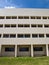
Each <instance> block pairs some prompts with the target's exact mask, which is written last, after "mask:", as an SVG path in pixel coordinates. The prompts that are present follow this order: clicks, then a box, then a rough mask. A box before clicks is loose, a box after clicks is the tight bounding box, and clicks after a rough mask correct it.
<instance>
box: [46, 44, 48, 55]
mask: <svg viewBox="0 0 49 65" xmlns="http://www.w3.org/2000/svg"><path fill="white" fill-rule="evenodd" d="M46 55H47V56H49V55H48V44H46Z"/></svg>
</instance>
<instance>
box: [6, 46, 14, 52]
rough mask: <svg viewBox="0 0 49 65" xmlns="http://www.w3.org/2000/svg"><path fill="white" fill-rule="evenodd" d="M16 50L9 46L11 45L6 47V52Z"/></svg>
mask: <svg viewBox="0 0 49 65" xmlns="http://www.w3.org/2000/svg"><path fill="white" fill-rule="evenodd" d="M14 50H15V49H14V48H9V47H6V48H5V51H6V52H12V51H14Z"/></svg>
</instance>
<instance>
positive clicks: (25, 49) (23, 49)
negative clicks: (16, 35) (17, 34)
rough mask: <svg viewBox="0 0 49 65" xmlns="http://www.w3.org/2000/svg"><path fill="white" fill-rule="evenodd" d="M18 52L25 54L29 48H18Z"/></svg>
mask: <svg viewBox="0 0 49 65" xmlns="http://www.w3.org/2000/svg"><path fill="white" fill-rule="evenodd" d="M19 51H22V52H26V51H29V48H28V47H20V48H19Z"/></svg>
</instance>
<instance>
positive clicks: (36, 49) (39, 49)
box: [33, 47, 43, 51]
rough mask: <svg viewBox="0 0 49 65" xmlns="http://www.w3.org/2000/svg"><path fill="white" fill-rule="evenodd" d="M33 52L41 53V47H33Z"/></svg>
mask: <svg viewBox="0 0 49 65" xmlns="http://www.w3.org/2000/svg"><path fill="white" fill-rule="evenodd" d="M33 50H34V51H43V47H34V48H33Z"/></svg>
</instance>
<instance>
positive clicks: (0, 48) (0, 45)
mask: <svg viewBox="0 0 49 65" xmlns="http://www.w3.org/2000/svg"><path fill="white" fill-rule="evenodd" d="M0 56H1V45H0Z"/></svg>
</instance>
